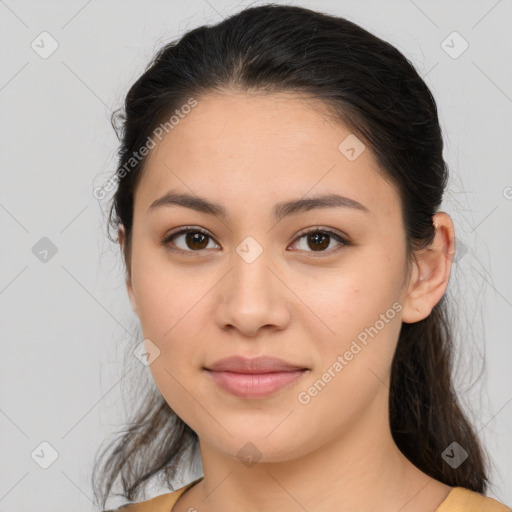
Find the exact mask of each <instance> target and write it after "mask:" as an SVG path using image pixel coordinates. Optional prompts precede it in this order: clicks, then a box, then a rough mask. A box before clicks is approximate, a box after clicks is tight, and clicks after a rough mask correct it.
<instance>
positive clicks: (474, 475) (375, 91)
mask: <svg viewBox="0 0 512 512" xmlns="http://www.w3.org/2000/svg"><path fill="white" fill-rule="evenodd" d="M226 91H228V92H229V91H241V92H242V91H250V92H253V93H258V92H261V93H265V94H267V93H273V92H291V93H295V94H298V95H301V96H303V97H309V98H315V99H319V100H321V101H322V102H323V105H325V106H326V107H327V109H328V111H329V112H330V113H331V114H332V116H333V117H334V118H335V119H337V120H338V121H339V122H340V123H342V124H344V125H345V126H348V127H350V129H351V130H352V131H353V132H354V133H355V134H356V135H357V136H358V137H359V138H360V139H361V140H362V141H364V143H365V144H366V145H367V147H368V148H370V150H371V151H372V152H373V154H374V155H375V158H376V159H377V162H378V164H379V167H380V168H381V169H382V170H383V173H384V176H385V177H386V178H387V179H388V180H389V181H390V182H392V183H393V184H394V186H396V188H397V190H398V191H399V194H400V198H401V204H402V212H403V221H404V226H405V230H406V236H407V248H408V251H407V252H408V261H410V260H412V258H413V257H414V251H415V250H417V249H421V248H424V247H426V246H427V245H429V244H430V243H431V242H432V240H433V237H434V234H435V228H434V226H433V222H432V217H433V215H434V214H435V213H436V211H438V208H439V206H440V204H441V201H442V197H443V193H444V189H445V187H446V183H447V178H448V168H447V165H446V163H445V161H444V160H443V154H442V153H443V139H442V133H441V128H440V124H439V120H438V114H437V107H436V103H435V100H434V98H433V96H432V94H431V92H430V90H429V88H428V87H427V85H426V84H425V83H424V81H423V80H422V78H421V77H420V76H419V74H418V72H417V71H416V70H415V68H414V66H413V65H412V64H411V62H410V61H409V60H408V59H407V58H406V57H405V56H404V55H402V53H400V52H399V51H398V50H397V49H396V48H395V47H394V46H392V45H391V44H389V43H387V42H385V41H383V40H382V39H379V38H378V37H376V36H375V35H373V34H371V33H369V32H368V31H366V30H364V29H363V28H361V27H360V26H358V25H357V24H355V23H353V22H351V21H348V20H346V19H344V18H342V17H336V16H331V15H327V14H324V13H320V12H315V11H313V10H309V9H305V8H300V7H295V6H285V5H274V4H268V5H264V6H258V7H253V8H247V9H244V10H242V11H240V12H239V13H237V14H235V15H232V16H230V17H228V18H227V19H225V20H223V21H222V22H220V23H218V24H216V25H213V26H201V27H198V28H195V29H194V30H191V31H189V32H187V33H186V34H185V35H183V36H182V37H181V38H180V39H179V40H178V41H174V42H170V43H168V44H167V45H165V46H164V47H163V48H161V49H160V50H159V51H158V52H157V54H156V55H155V56H154V58H153V59H152V62H151V63H150V64H149V65H148V67H147V68H146V69H145V71H144V73H143V74H142V76H140V78H139V79H138V80H137V81H136V82H135V83H134V84H133V86H132V87H131V88H130V90H129V92H128V94H127V96H126V101H125V105H124V112H122V111H121V112H120V111H116V112H115V113H114V115H113V117H112V124H113V127H114V129H115V130H116V132H117V134H118V137H119V139H120V148H119V151H118V157H119V161H118V168H117V173H116V176H117V180H116V181H117V183H118V186H117V189H116V191H115V195H114V197H113V201H112V204H111V209H110V215H109V227H113V228H115V229H116V231H117V228H118V227H119V226H120V225H123V226H124V228H125V232H126V245H125V247H126V249H125V263H126V268H127V271H128V272H129V271H130V247H131V232H132V222H133V200H134V194H135V190H136V187H137V183H138V182H139V180H140V177H141V175H142V171H143V168H144V163H145V161H146V159H145V158H142V159H141V160H140V162H137V163H134V165H131V166H130V168H129V170H127V169H128V167H127V164H128V163H129V161H130V159H131V158H132V157H133V156H134V155H135V154H136V153H137V154H138V151H139V149H140V148H141V147H142V146H144V145H145V144H146V141H147V140H148V137H150V136H151V134H152V133H154V130H155V128H156V127H158V126H159V125H161V124H162V123H165V122H166V120H168V119H169V118H170V116H171V115H172V114H173V112H175V111H176V109H178V108H180V106H182V105H184V104H186V103H187V101H188V100H189V98H191V97H193V98H198V99H200V98H201V95H206V94H208V93H215V92H226ZM121 170H124V171H123V172H120V171H121ZM113 240H115V239H113ZM446 301H447V298H446V295H445V296H444V297H443V298H442V299H441V301H440V302H439V303H438V304H437V305H436V306H435V307H434V308H433V310H432V312H431V313H430V315H429V316H428V317H427V318H425V319H424V320H422V321H419V322H417V323H413V324H405V323H403V324H402V327H401V331H400V335H399V340H398V345H397V348H396V352H395V355H394V358H393V362H392V373H391V385H390V402H389V416H390V424H391V431H392V435H393V438H394V440H395V442H396V444H397V446H398V448H399V449H400V450H401V451H402V452H403V454H404V455H405V456H406V457H407V458H408V459H409V460H410V461H411V462H412V463H413V464H414V465H416V466H417V467H418V468H419V469H421V470H422V471H423V472H425V473H426V474H428V475H430V476H431V477H432V478H435V479H437V480H440V481H441V482H444V483H446V484H448V485H450V486H461V487H465V488H467V489H471V490H473V491H477V492H481V493H483V492H485V490H486V487H487V476H486V469H485V465H484V453H483V451H482V448H481V446H480V443H479V440H478V437H477V435H476V434H475V432H474V430H473V428H472V426H471V425H470V423H469V421H468V419H467V418H466V416H465V415H464V413H463V412H462V410H461V408H460V407H459V404H458V400H457V397H456V394H455V391H454V387H453V384H452V377H451V372H452V332H451V330H452V328H451V322H450V320H449V318H448V316H449V315H448V313H447V302H446ZM197 441H198V437H197V435H196V433H195V432H194V431H193V430H192V429H191V428H190V427H188V425H186V424H185V423H184V422H183V421H182V420H181V419H180V418H179V417H178V416H177V415H176V414H175V413H174V411H172V410H171V408H170V407H169V406H168V404H167V403H166V402H165V400H164V399H163V397H162V396H161V394H160V393H159V392H158V390H156V389H151V390H148V391H147V395H146V396H145V397H144V399H143V400H142V401H141V407H140V409H139V410H137V411H136V413H135V414H134V415H133V419H132V421H130V425H129V426H128V428H127V429H126V430H125V432H123V433H122V436H121V437H120V438H119V439H118V440H117V441H116V442H115V443H113V444H112V446H111V448H112V451H111V453H110V454H109V455H108V457H107V453H106V451H105V452H103V454H102V456H105V461H104V462H103V466H102V468H101V473H100V476H98V477H97V472H98V471H99V464H100V460H98V461H97V463H96V466H95V468H94V474H93V488H94V489H95V493H96V494H95V496H96V498H97V499H98V500H101V501H100V503H101V504H102V507H104V506H105V503H106V500H107V498H108V497H109V495H110V494H111V491H112V488H113V485H114V483H115V482H116V480H117V479H118V478H119V479H120V482H121V485H122V492H123V494H122V495H123V496H124V497H126V498H127V499H129V500H134V499H136V498H137V497H138V496H139V491H140V490H141V489H142V488H144V486H145V485H146V484H147V482H148V480H149V479H150V478H151V477H153V476H154V475H157V476H160V477H161V481H162V482H164V483H165V485H167V486H168V487H169V489H172V485H171V480H172V479H173V478H174V476H175V475H176V474H177V471H178V468H179V467H180V465H179V462H180V461H183V460H186V458H185V455H187V454H188V455H191V454H192V449H193V448H194V447H197ZM454 441H456V442H457V443H459V444H460V445H461V446H462V447H463V448H464V449H465V450H466V452H467V453H468V458H467V460H465V461H464V463H462V464H461V465H460V466H459V467H457V468H456V469H454V468H452V467H451V466H450V465H449V464H448V463H447V462H446V461H445V460H444V459H443V458H442V453H443V451H444V450H445V449H446V448H447V447H448V446H449V445H450V444H451V443H452V442H454ZM96 477H97V483H96V480H95V478H96Z"/></svg>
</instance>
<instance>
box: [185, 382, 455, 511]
mask: <svg viewBox="0 0 512 512" xmlns="http://www.w3.org/2000/svg"><path fill="white" fill-rule="evenodd" d="M383 388H385V387H384V386H383ZM379 398H380V399H379ZM384 419H385V420H386V421H384ZM387 419H388V407H387V400H383V399H382V397H376V400H375V401H374V402H373V404H372V406H371V407H369V408H368V409H366V410H365V411H364V412H363V414H362V417H360V418H358V420H357V422H355V423H354V424H353V426H352V427H348V428H347V429H346V430H345V431H344V432H342V435H339V436H337V437H336V438H334V439H330V440H326V441H325V440H322V441H325V442H323V444H321V445H320V446H319V447H317V448H316V449H314V450H311V451H308V452H307V453H304V454H303V455H301V456H300V457H296V458H293V459H288V460H283V461H279V462H267V463H265V462H258V463H256V464H254V465H251V466H248V465H246V464H244V463H242V462H240V461H239V460H237V459H234V458H233V457H230V456H226V454H225V453H223V452H220V451H218V450H217V449H216V448H215V447H212V446H211V445H209V444H205V443H204V442H201V444H200V449H201V460H202V464H203V471H204V479H203V480H202V481H201V482H199V483H198V484H196V485H195V486H194V487H193V488H192V489H194V488H197V489H194V493H193V494H192V493H191V494H190V496H189V501H188V504H189V505H190V506H193V507H196V508H197V509H200V510H201V511H202V512H203V511H206V512H221V511H222V512H225V511H226V510H244V511H260V510H280V511H282V512H288V511H289V512H297V511H298V510H301V509H302V510H308V511H314V510H322V511H336V512H344V511H347V512H348V511H353V510H357V511H358V512H370V511H372V512H373V511H375V510H379V512H386V511H388V510H389V511H390V512H396V511H398V510H400V512H412V511H413V510H414V511H415V512H420V511H425V512H426V511H428V512H432V511H433V510H435V508H436V507H437V506H438V505H439V504H440V503H441V501H443V499H444V498H445V497H446V495H447V494H448V491H449V490H450V487H448V486H445V485H444V484H442V483H440V482H438V481H436V480H433V479H431V478H430V477H429V476H428V475H426V474H424V473H423V472H421V471H420V470H419V469H418V468H416V467H415V466H414V465H413V464H412V463H411V462H410V461H409V460H408V459H407V458H406V457H404V455H403V454H402V453H401V452H400V450H399V449H398V447H397V446H396V444H395V443H394V441H393V438H392V436H391V431H390V428H389V421H388V420H387ZM375 425H387V428H382V429H380V430H379V429H376V428H375ZM317 441H318V440H315V442H317Z"/></svg>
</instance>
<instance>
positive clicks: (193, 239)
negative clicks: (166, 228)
mask: <svg viewBox="0 0 512 512" xmlns="http://www.w3.org/2000/svg"><path fill="white" fill-rule="evenodd" d="M180 237H184V239H183V242H182V243H183V244H184V247H183V246H182V247H180V246H179V245H178V244H176V243H175V242H174V241H173V240H178V239H179V238H180ZM208 239H210V240H213V238H212V237H211V236H210V234H209V233H208V231H206V230H205V229H202V228H195V227H193V226H185V227H183V228H180V229H178V230H177V231H174V232H173V233H171V234H169V235H167V236H166V237H165V238H164V239H163V240H162V242H161V243H162V245H164V246H166V247H167V248H168V249H169V250H170V251H174V252H180V253H189V254H190V253H194V252H201V250H203V249H206V248H207V247H208ZM171 242H172V243H171ZM173 246H175V247H176V246H177V248H175V247H173ZM190 255H192V254H190ZM194 256H195V255H194Z"/></svg>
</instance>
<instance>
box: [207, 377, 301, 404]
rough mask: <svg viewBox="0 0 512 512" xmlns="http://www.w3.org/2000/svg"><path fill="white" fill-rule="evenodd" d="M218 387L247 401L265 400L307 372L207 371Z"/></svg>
mask: <svg viewBox="0 0 512 512" xmlns="http://www.w3.org/2000/svg"><path fill="white" fill-rule="evenodd" d="M207 371H208V373H209V374H210V375H211V376H212V378H213V380H214V381H215V382H216V383H217V385H218V386H219V387H220V388H222V389H223V390H224V391H227V392H228V393H231V394H232V395H235V396H238V397H240V398H246V399H257V398H263V397H266V396H268V395H271V394H272V393H275V392H276V391H278V390H280V389H282V388H284V387H285V386H288V385H289V384H291V383H292V382H294V381H296V380H297V379H298V378H299V377H300V376H301V375H303V374H304V373H306V371H307V370H296V371H291V372H273V373H234V372H214V371H211V370H207Z"/></svg>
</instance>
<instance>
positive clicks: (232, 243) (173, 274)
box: [128, 93, 408, 461]
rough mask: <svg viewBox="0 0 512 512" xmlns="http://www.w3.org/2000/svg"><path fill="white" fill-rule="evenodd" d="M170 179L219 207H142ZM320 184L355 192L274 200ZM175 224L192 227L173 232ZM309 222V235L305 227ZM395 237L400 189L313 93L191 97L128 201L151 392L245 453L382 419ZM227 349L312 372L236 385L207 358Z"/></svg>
mask: <svg viewBox="0 0 512 512" xmlns="http://www.w3.org/2000/svg"><path fill="white" fill-rule="evenodd" d="M347 137H348V139H347ZM171 191H172V193H174V194H183V195H188V196H190V197H191V198H192V199H194V200H195V201H197V200H198V199H199V198H202V199H204V200H206V201H208V202H211V203H215V204H217V205H219V207H220V208H222V210H223V211H224V213H225V216H221V215H217V214H215V213H207V212H205V211H198V210H196V209H194V208H190V207H186V206H183V205H181V206H180V205H177V204H173V203H172V202H170V201H167V202H166V201H160V205H159V206H158V205H157V206H154V207H153V208H151V205H152V204H153V203H154V202H155V201H157V200H158V199H160V198H162V197H163V196H165V195H166V194H168V193H170V192H171ZM327 195H339V196H343V197H345V198H348V199H349V200H350V201H345V204H343V201H342V200H338V205H335V204H334V201H331V204H330V206H328V207H326V206H323V207H312V208H310V209H305V208H293V207H283V206H282V204H283V203H287V202H294V201H303V200H314V199H315V198H319V197H323V196H327ZM355 202H357V203H358V204H359V205H360V206H359V207H356V206H354V205H355V204H356V203H355ZM186 226H187V227H189V230H190V232H189V234H188V235H187V233H185V234H177V235H176V236H175V237H173V238H172V239H169V235H171V234H172V233H174V232H175V231H176V230H177V228H180V227H186ZM199 228H201V229H202V230H205V231H206V232H207V236H203V235H201V233H198V232H197V231H198V229H199ZM312 229H318V231H320V233H319V235H318V236H317V237H315V236H314V235H309V236H308V235H304V233H305V232H307V231H309V230H312ZM329 232H332V233H333V234H329ZM194 233H195V235H194ZM336 235H339V236H340V237H341V238H342V239H345V240H346V241H347V242H348V243H347V244H346V245H345V244H344V243H343V242H341V241H339V239H337V238H336ZM166 237H167V240H168V241H167V244H166V245H164V244H163V243H162V241H163V240H164V239H166ZM405 242H406V240H405V233H404V229H403V223H402V214H401V205H400V200H399V196H398V193H397V191H396V190H395V189H394V188H393V187H392V186H391V184H390V183H389V182H388V181H386V180H385V179H384V178H383V177H382V175H381V174H380V173H379V171H378V170H377V163H376V161H375V160H374V158H373V156H372V154H371V153H370V150H369V148H364V146H362V145H361V142H360V141H359V140H358V139H356V138H355V136H354V135H352V134H351V131H350V130H349V129H346V128H344V127H342V126H340V125H335V124H333V123H331V122H329V121H328V119H327V116H326V115H325V114H324V113H323V112H322V110H321V109H320V104H319V103H316V102H314V101H309V102H305V101H304V100H303V99H300V98H298V97H296V96H292V95H285V94H281V95H268V96H252V97H250V96H248V95H244V94H234V93H233V94H225V95H222V96H221V95H218V96H210V97H204V98H198V103H197V106H195V107H193V108H192V109H191V112H190V113H188V114H187V115H184V116H183V117H182V118H181V119H180V120H179V122H178V123H177V124H175V125H174V127H173V128H172V130H170V131H169V133H168V134H166V135H165V137H164V138H162V140H161V142H158V144H157V146H156V147H155V148H154V149H152V150H151V151H150V154H149V155H148V160H147V168H146V171H145V174H144V176H143V178H142V180H141V182H140V183H139V186H138V188H137V190H136V194H135V202H134V223H133V232H132V244H131V247H132V249H131V251H132V252H131V274H130V278H131V282H130V280H129V281H128V291H129V295H130V299H131V301H132V304H133V307H134V310H135V311H136V313H137V315H138V317H139V319H140V322H141V326H142V331H143V335H144V338H145V339H146V340H151V343H149V342H148V341H145V343H146V348H147V349H148V351H149V352H150V353H151V352H152V351H153V353H154V354H157V351H155V347H157V348H158V350H159V351H160V352H159V354H158V356H157V357H156V358H155V359H154V361H153V362H152V363H151V364H150V370H151V373H152V375H153V377H154V379H155V382H156V385H157V386H158V388H159V390H160V391H161V393H162V395H163V396H164V398H165V399H166V401H167V402H168V403H169V405H170V407H171V408H172V409H173V410H174V411H175V412H176V413H177V414H178V415H179V416H180V417H181V418H182V419H183V421H185V422H186V423H187V424H188V425H189V426H190V427H191V428H192V429H193V430H194V431H195V432H196V433H197V434H198V436H199V438H200V440H201V444H202V445H204V446H209V447H210V448H211V449H215V450H218V451H219V452H222V453H224V454H225V455H232V456H238V457H240V456H241V455H247V451H248V450H249V451H251V450H252V451H253V453H252V455H254V456H256V457H258V458H260V457H261V459H260V460H262V461H264V460H267V461H277V460H287V459H291V458H293V457H296V456H298V455H300V454H305V453H308V452H311V451H312V450H315V449H316V448H318V447H319V446H321V445H322V444H324V443H327V442H330V441H334V440H335V439H337V438H341V437H342V436H343V435H344V433H345V432H347V431H348V430H349V429H351V428H354V427H355V426H357V425H358V422H360V421H362V418H363V413H364V415H365V417H368V415H371V416H373V421H374V422H375V421H377V422H381V423H382V425H383V426H384V424H385V422H386V421H387V419H388V417H387V396H388V395H387V393H388V387H387V386H388V384H389V375H390V368H391V362H392V357H393V354H394V351H395V347H396V343H397V339H398V335H399V331H400V327H401V321H402V318H401V317H402V312H401V309H402V305H403V303H404V300H406V296H407V287H408V282H407V280H406V277H407V266H406V258H405V255H406V245H405ZM234 355H240V356H244V357H248V358H253V357H256V356H261V355H265V356H273V357H279V358H281V359H283V360H285V361H287V362H289V363H292V364H294V365H297V366H299V367H300V368H307V369H309V370H308V371H306V372H301V373H300V374H299V376H298V378H297V379H296V380H294V381H293V382H291V383H289V384H288V385H287V386H285V387H283V388H281V389H279V390H277V391H274V392H272V393H270V394H267V395H265V396H263V397H259V398H254V397H242V396H237V395H235V394H232V393H231V392H228V391H225V390H224V389H223V388H221V387H220V386H219V385H218V384H217V383H216V381H215V380H214V379H213V378H212V374H211V372H209V371H207V370H205V368H207V367H210V366H211V365H212V364H213V363H214V362H216V361H218V360H219V359H221V358H225V357H228V356H234ZM150 357H151V356H150ZM374 424H375V423H374ZM247 443H251V444H250V445H249V444H247ZM244 450H245V451H244ZM250 455H251V454H250Z"/></svg>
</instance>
